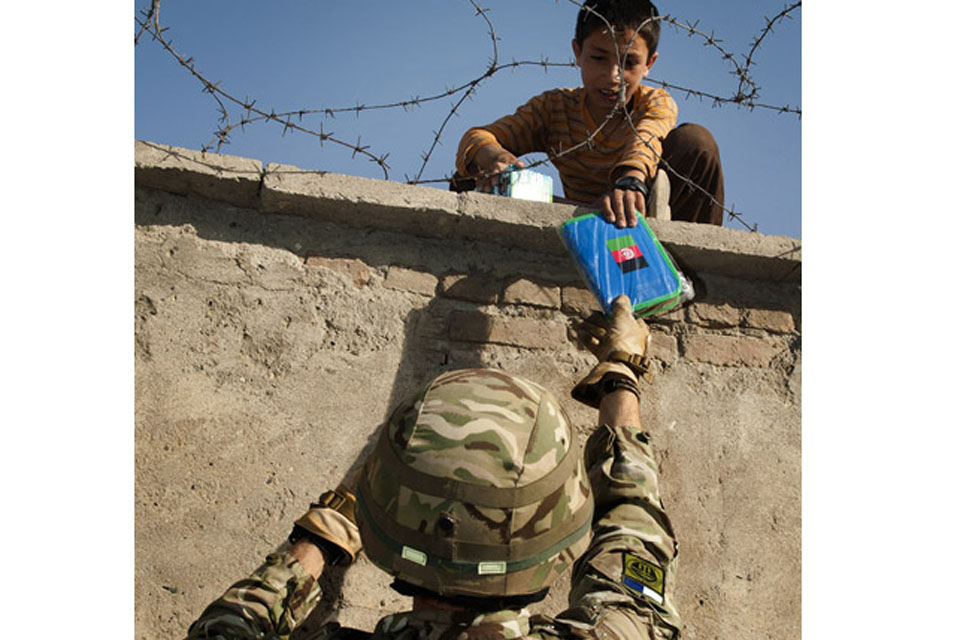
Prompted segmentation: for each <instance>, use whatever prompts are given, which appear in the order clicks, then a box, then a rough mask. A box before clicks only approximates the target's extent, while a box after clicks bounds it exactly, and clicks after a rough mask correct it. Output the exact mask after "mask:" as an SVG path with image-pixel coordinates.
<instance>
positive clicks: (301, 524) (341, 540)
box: [290, 487, 363, 564]
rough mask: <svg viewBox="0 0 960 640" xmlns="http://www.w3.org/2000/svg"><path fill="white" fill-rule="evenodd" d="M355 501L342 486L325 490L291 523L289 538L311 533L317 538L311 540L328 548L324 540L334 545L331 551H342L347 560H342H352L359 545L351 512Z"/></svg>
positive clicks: (294, 538) (353, 516) (326, 549)
mask: <svg viewBox="0 0 960 640" xmlns="http://www.w3.org/2000/svg"><path fill="white" fill-rule="evenodd" d="M356 504H357V499H356V498H355V497H354V495H353V494H352V493H351V492H350V491H348V490H346V489H344V488H343V487H338V488H337V489H336V491H327V492H326V493H324V494H323V495H321V496H320V499H319V500H318V501H317V502H315V503H313V504H311V505H310V510H309V511H307V512H306V513H305V514H303V515H302V516H300V518H299V519H298V520H297V521H296V522H295V523H294V527H293V533H291V534H290V540H291V542H292V541H294V540H296V539H299V538H303V537H306V538H308V539H310V538H311V537H314V536H315V537H316V538H320V540H319V541H316V540H314V541H315V542H318V544H319V546H321V547H322V548H323V549H324V550H325V551H328V552H330V551H331V548H330V546H329V545H326V544H323V542H324V541H325V542H328V543H330V545H333V547H335V548H336V549H333V551H339V552H342V556H341V557H342V559H343V560H347V562H346V564H349V563H350V562H353V561H354V560H356V558H357V554H358V553H359V552H360V550H361V549H362V548H363V543H362V542H361V541H360V529H358V528H357V518H356V516H355V515H354V509H355V508H356ZM304 534H306V535H304ZM331 560H336V558H331ZM340 563H342V562H334V564H340Z"/></svg>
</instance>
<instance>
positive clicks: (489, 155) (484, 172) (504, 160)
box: [473, 144, 523, 193]
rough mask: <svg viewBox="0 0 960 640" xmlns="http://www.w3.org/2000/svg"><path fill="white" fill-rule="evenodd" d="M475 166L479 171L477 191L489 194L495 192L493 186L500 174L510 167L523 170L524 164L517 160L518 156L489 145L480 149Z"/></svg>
mask: <svg viewBox="0 0 960 640" xmlns="http://www.w3.org/2000/svg"><path fill="white" fill-rule="evenodd" d="M473 164H474V165H476V167H477V170H478V171H479V175H478V176H477V189H478V190H480V191H485V192H487V193H490V192H491V191H493V184H494V181H495V180H496V176H497V174H498V173H500V172H501V171H503V170H504V169H506V168H507V167H509V166H510V165H516V166H518V167H520V168H521V169H522V168H523V162H521V161H520V160H519V159H517V156H515V155H513V154H512V153H510V152H509V151H507V150H506V149H504V148H503V147H501V146H500V145H498V144H488V145H487V146H485V147H480V148H479V149H478V150H477V153H476V155H475V156H474V157H473Z"/></svg>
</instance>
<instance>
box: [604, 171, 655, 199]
mask: <svg viewBox="0 0 960 640" xmlns="http://www.w3.org/2000/svg"><path fill="white" fill-rule="evenodd" d="M613 188H614V189H623V190H625V191H639V192H640V193H642V194H643V197H644V198H646V197H647V193H648V192H649V190H648V189H647V185H646V184H645V183H644V181H643V180H641V179H640V178H637V177H634V176H620V177H619V178H617V179H616V180H615V181H614V183H613Z"/></svg>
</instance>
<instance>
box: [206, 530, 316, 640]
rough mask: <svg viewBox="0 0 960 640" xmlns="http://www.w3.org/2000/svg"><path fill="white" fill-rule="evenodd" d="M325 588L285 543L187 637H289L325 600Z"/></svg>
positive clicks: (275, 639)
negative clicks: (323, 589) (304, 567)
mask: <svg viewBox="0 0 960 640" xmlns="http://www.w3.org/2000/svg"><path fill="white" fill-rule="evenodd" d="M320 596H321V591H320V586H319V585H318V584H317V581H316V580H314V579H313V577H312V576H311V575H309V574H308V573H307V572H306V571H304V569H303V567H302V566H300V563H299V562H297V559H296V557H295V556H294V555H293V553H291V552H290V550H289V548H286V547H281V549H280V550H278V551H277V552H275V553H271V554H270V555H268V556H267V559H266V561H265V562H264V563H263V564H262V565H261V566H260V568H258V569H257V570H256V571H254V572H253V573H252V574H251V575H250V577H249V578H246V579H245V580H241V581H240V582H237V583H235V584H234V585H233V586H231V587H230V588H229V589H227V591H226V593H224V594H223V595H222V596H220V598H218V599H217V600H215V601H214V602H213V603H212V604H210V606H208V607H207V608H206V609H205V610H204V612H203V613H202V614H201V615H200V618H199V619H198V620H197V621H196V622H194V623H193V624H192V625H190V629H189V631H188V632H187V640H195V639H199V638H204V639H209V640H261V639H262V640H281V639H282V640H286V639H287V638H289V637H290V634H291V633H292V632H293V630H294V629H295V628H296V627H297V625H299V624H300V623H301V622H303V621H304V620H305V619H306V617H307V616H308V615H310V612H311V611H313V608H314V607H315V606H316V605H317V603H318V602H320Z"/></svg>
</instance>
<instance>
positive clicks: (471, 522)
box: [188, 296, 680, 640]
mask: <svg viewBox="0 0 960 640" xmlns="http://www.w3.org/2000/svg"><path fill="white" fill-rule="evenodd" d="M578 331H579V334H580V338H581V341H582V342H583V343H584V344H585V345H586V346H587V347H588V348H589V349H590V350H591V351H592V352H593V353H594V354H595V355H596V356H597V357H598V359H599V364H597V366H596V367H594V369H593V370H592V371H591V372H590V373H589V374H588V375H587V376H586V377H585V378H584V379H583V380H581V381H580V382H579V383H578V384H577V385H576V386H575V387H574V389H573V391H572V395H573V397H574V398H575V399H577V400H579V401H580V402H584V403H585V404H588V405H589V406H591V407H595V408H598V409H599V425H600V426H598V427H597V428H596V429H595V430H594V432H593V434H592V435H591V436H590V437H589V439H588V440H587V444H586V447H585V451H584V453H583V455H581V453H580V447H579V444H578V440H577V436H576V433H575V432H574V431H573V429H572V428H571V425H570V422H569V420H568V418H567V416H566V414H565V412H564V411H563V409H562V408H561V406H560V404H559V402H558V401H557V399H556V398H555V397H554V396H553V395H552V394H551V393H550V392H549V391H547V390H546V389H544V388H543V387H541V386H539V385H537V384H535V383H533V382H530V381H528V380H525V379H523V378H519V377H516V376H511V375H507V374H505V373H503V372H500V371H495V370H486V369H469V370H463V371H451V372H447V373H444V374H442V375H440V376H438V377H437V378H436V379H434V380H433V381H432V382H430V383H429V384H428V385H427V386H426V388H424V389H423V390H422V391H421V392H420V393H418V394H417V395H415V396H414V397H412V398H410V399H408V400H407V401H406V402H403V403H401V404H400V406H398V407H397V408H396V410H395V411H394V412H393V414H392V415H391V417H390V419H389V420H388V423H387V425H386V426H385V428H384V429H382V431H381V433H380V436H379V440H378V442H377V444H376V447H375V449H374V451H373V452H372V453H371V454H370V456H368V458H367V460H366V463H365V465H364V467H363V469H362V471H361V473H360V478H359V481H358V483H357V486H356V488H355V491H351V490H349V489H348V488H346V487H343V486H341V487H339V488H338V489H337V490H335V491H328V492H326V493H324V494H323V495H322V496H321V497H320V500H319V501H318V502H317V503H316V504H313V505H311V507H310V510H309V511H308V512H307V513H306V514H305V515H304V516H303V517H301V518H300V519H299V520H297V521H296V524H295V526H294V528H293V532H292V533H291V534H290V539H289V541H288V543H287V544H285V545H284V546H282V547H281V548H280V549H279V550H278V551H277V552H276V553H273V554H271V555H269V556H268V557H267V560H266V562H265V564H263V566H261V567H260V568H259V569H257V570H256V571H255V572H254V573H253V575H251V576H250V577H249V578H248V579H246V580H243V581H241V582H238V583H236V584H235V585H233V586H232V587H231V588H230V589H228V590H227V592H226V593H225V594H224V595H223V596H222V597H221V598H219V599H218V600H216V601H215V602H213V603H212V604H211V605H210V606H209V607H207V609H206V610H205V611H204V612H203V614H202V615H201V616H200V618H199V619H198V620H197V621H196V622H194V623H193V624H192V625H191V626H190V630H189V637H188V640H193V639H198V638H219V639H224V640H226V639H235V638H236V639H243V640H253V639H260V638H270V639H274V638H283V639H286V638H288V637H289V636H290V634H291V633H292V631H293V630H294V629H295V628H296V627H297V625H298V624H299V623H301V622H302V621H303V620H304V619H306V617H307V616H308V615H309V614H310V612H311V611H312V610H313V608H314V607H315V606H316V604H317V603H318V602H319V601H320V596H321V593H320V587H319V586H318V583H317V578H318V577H319V576H320V575H321V573H322V572H323V568H324V566H326V565H329V564H340V563H350V562H352V561H353V560H355V559H356V557H357V554H358V553H359V552H360V551H361V549H362V550H363V551H364V553H365V554H366V555H367V557H368V558H369V559H370V560H371V561H373V562H374V563H375V564H376V565H377V566H379V567H380V568H381V569H383V570H384V571H386V572H387V573H389V574H391V575H392V576H393V577H394V582H393V585H392V586H393V588H394V589H396V590H397V591H399V592H400V593H402V594H404V595H409V596H412V597H413V610H412V611H410V612H406V613H397V614H393V615H389V616H386V617H385V618H383V619H382V620H380V622H379V623H378V624H377V626H376V629H375V630H374V631H373V632H372V633H368V632H361V631H357V630H355V629H347V628H344V627H340V628H335V629H333V630H332V631H331V635H330V636H328V637H329V638H333V639H345V638H373V639H375V640H381V639H383V640H387V639H390V640H447V639H451V640H452V639H457V640H481V639H482V640H499V639H504V640H506V639H510V638H530V639H537V640H547V639H551V638H554V639H556V638H596V639H600V638H604V639H608V638H609V639H613V638H616V639H622V640H636V639H639V638H676V637H678V636H679V629H680V618H679V615H678V614H677V611H676V608H675V606H674V602H673V586H674V580H675V571H676V562H675V561H676V554H677V544H676V541H675V537H674V534H673V529H672V526H671V524H670V520H669V519H668V517H667V514H666V513H665V512H664V509H663V504H662V502H661V500H660V495H659V488H658V481H657V468H656V463H655V462H654V460H653V454H652V451H651V448H650V444H649V436H648V435H647V434H646V433H645V432H643V431H641V429H640V427H641V425H640V413H639V405H640V395H641V394H640V388H639V381H640V378H641V377H642V378H645V379H646V380H647V381H648V382H649V380H650V375H649V361H648V360H647V358H646V349H647V345H648V343H649V335H650V332H649V330H648V328H647V326H646V324H645V323H644V322H643V321H642V320H635V319H634V318H633V315H632V313H631V310H630V306H629V303H628V301H627V298H626V296H621V297H619V298H617V300H615V301H614V306H613V313H612V318H611V319H610V320H609V321H606V320H600V321H596V322H584V323H583V324H582V325H581V326H580V327H579V329H578ZM571 565H572V566H573V571H574V574H573V578H572V582H571V584H572V586H571V591H570V597H569V603H570V608H568V609H567V610H566V611H564V612H563V613H561V614H559V615H558V616H556V617H555V618H547V617H545V616H531V615H530V613H529V611H527V610H526V609H525V606H526V605H527V604H529V603H532V602H536V601H538V600H541V599H542V598H543V597H544V596H545V595H546V594H547V591H548V589H549V587H550V584H551V583H552V582H553V581H554V580H555V579H556V578H557V577H559V576H560V575H561V574H562V573H563V572H564V571H565V570H566V568H567V567H569V566H571Z"/></svg>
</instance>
